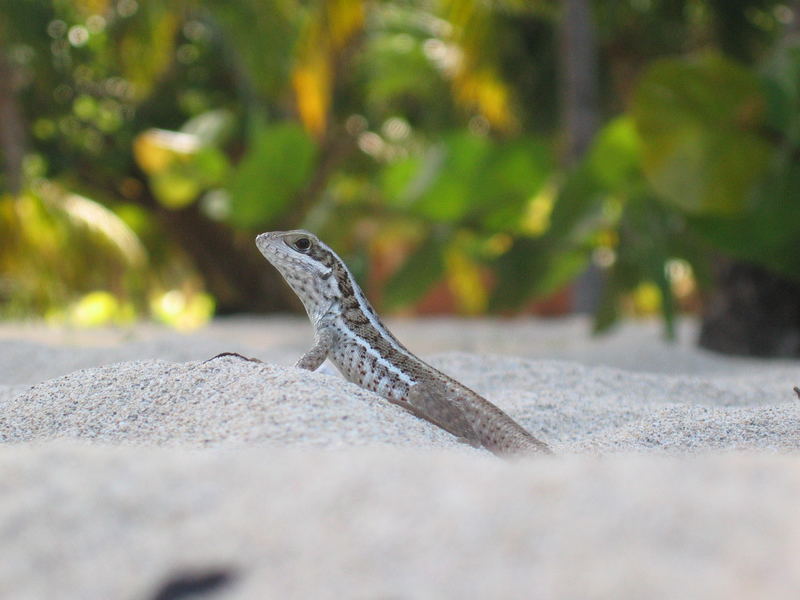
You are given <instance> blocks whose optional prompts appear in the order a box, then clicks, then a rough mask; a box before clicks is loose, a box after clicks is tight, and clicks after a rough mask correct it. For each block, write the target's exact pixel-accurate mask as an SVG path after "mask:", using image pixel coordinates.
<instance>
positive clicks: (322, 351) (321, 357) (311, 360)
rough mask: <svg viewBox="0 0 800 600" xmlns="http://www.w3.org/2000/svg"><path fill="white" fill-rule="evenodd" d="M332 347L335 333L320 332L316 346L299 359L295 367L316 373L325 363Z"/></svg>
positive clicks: (327, 330)
mask: <svg viewBox="0 0 800 600" xmlns="http://www.w3.org/2000/svg"><path fill="white" fill-rule="evenodd" d="M332 346H333V332H331V330H330V329H323V330H321V331H318V332H317V335H316V336H315V338H314V345H313V346H311V348H309V349H308V351H307V352H306V353H305V354H303V356H301V357H300V358H299V359H298V361H297V363H295V365H294V366H295V367H298V368H300V369H307V370H309V371H316V370H317V369H318V368H319V366H320V365H321V364H322V363H323V362H325V359H326V358H327V357H328V353H329V352H330V351H331V347H332Z"/></svg>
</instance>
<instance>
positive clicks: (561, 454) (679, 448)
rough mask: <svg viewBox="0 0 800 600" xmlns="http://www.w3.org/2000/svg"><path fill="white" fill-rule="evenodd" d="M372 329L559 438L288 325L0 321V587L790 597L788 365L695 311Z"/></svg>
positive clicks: (792, 424)
mask: <svg viewBox="0 0 800 600" xmlns="http://www.w3.org/2000/svg"><path fill="white" fill-rule="evenodd" d="M391 327H392V329H393V330H394V331H395V333H396V334H397V335H398V337H399V338H400V339H401V340H402V341H404V342H405V343H406V345H407V346H409V347H410V348H412V349H413V350H415V351H417V352H418V353H419V354H421V355H422V356H424V357H425V358H426V359H428V360H429V361H430V362H431V363H432V364H434V365H436V366H437V367H439V368H441V369H442V370H444V371H446V372H448V373H449V374H451V375H453V376H455V377H456V378H457V379H459V380H461V381H463V382H464V383H465V384H467V385H469V386H470V387H472V388H473V389H475V390H476V391H478V392H479V393H482V394H483V395H484V396H486V397H487V398H489V399H490V400H491V401H492V402H494V403H496V404H497V405H498V406H500V407H501V408H503V409H504V410H506V411H507V412H508V413H509V414H511V415H512V416H513V417H514V418H516V419H517V420H518V421H520V422H521V423H522V424H523V425H525V426H526V427H527V428H528V429H529V430H530V431H531V432H533V433H534V434H535V435H537V436H538V437H540V438H541V439H543V440H546V441H547V442H548V443H549V444H551V446H552V447H553V449H554V451H555V452H556V455H555V456H553V457H532V458H526V459H520V460H514V461H508V460H502V459H498V458H496V457H494V456H492V455H490V454H488V453H486V452H484V451H481V450H476V449H473V448H471V447H468V446H464V445H462V444H459V443H458V442H456V441H455V440H454V439H453V438H452V437H451V436H449V435H448V434H446V433H445V432H443V431H441V430H438V429H437V428H435V427H433V426H432V425H430V424H428V423H426V422H423V421H420V420H418V419H416V418H415V417H413V416H411V415H409V414H407V413H406V412H404V411H403V410H401V409H399V408H398V407H395V406H392V405H390V404H388V403H386V402H384V401H383V400H381V399H380V398H378V397H377V396H375V395H373V394H371V393H369V392H366V391H364V390H361V389H359V388H358V387H356V386H353V385H352V384H349V383H347V382H345V381H344V380H343V379H342V378H341V377H340V376H339V375H338V374H337V373H336V372H335V370H334V369H332V368H331V367H330V366H329V365H325V366H324V367H323V368H322V369H321V371H320V372H318V373H308V372H306V371H301V370H298V369H295V368H294V367H292V366H291V365H292V363H293V362H294V360H295V359H296V358H297V357H298V356H299V355H300V354H301V353H302V351H303V350H304V349H305V348H306V347H307V346H308V345H309V344H310V341H311V332H310V329H309V326H308V325H307V323H306V322H305V321H304V320H302V319H294V318H265V319H242V318H239V319H224V320H219V321H216V322H215V323H214V324H212V325H211V326H210V327H208V328H206V329H204V330H201V331H199V332H196V333H193V334H191V335H180V334H176V333H170V332H166V331H164V330H162V329H160V328H158V327H154V326H138V327H136V328H133V329H127V330H99V331H69V330H52V329H47V328H44V327H42V326H36V325H29V326H24V325H11V324H6V325H3V326H0V348H2V350H1V351H0V557H2V558H1V559H0V598H6V597H8V598H81V599H84V598H87V599H94V598H97V599H108V598H132V599H139V598H141V599H146V598H194V597H198V598H199V597H208V598H212V597H213V598H470V597H475V598H484V597H485V598H589V599H592V598H598V599H600V598H602V599H605V598H609V599H611V598H614V599H617V598H620V599H632V600H633V599H639V598H726V599H730V598H765V597H769V598H793V599H794V598H797V597H798V593H799V592H798V590H800V399H798V398H797V396H796V395H795V394H794V392H793V391H792V387H793V386H794V385H799V384H800V362H797V361H759V360H751V359H740V358H739V359H735V358H727V357H720V356H717V355H713V354H710V353H706V352H703V351H700V350H697V349H696V348H694V346H693V343H692V342H693V336H694V326H693V324H692V323H690V322H686V323H684V324H683V326H682V328H681V340H680V342H679V343H677V344H671V345H670V344H666V343H664V342H662V341H661V340H660V337H659V331H658V325H657V324H654V323H630V324H627V325H626V326H624V327H623V328H621V329H620V330H618V331H617V332H615V333H614V334H613V335H611V336H609V337H605V338H599V339H591V338H589V337H588V336H587V331H588V324H587V323H586V322H585V321H584V320H583V319H580V318H575V319H568V320H563V321H536V320H523V321H503V320H476V321H467V322H463V321H458V320H451V319H442V320H433V321H429V320H421V321H397V322H392V323H391ZM222 351H238V352H241V353H243V354H246V355H250V356H258V357H259V358H262V359H263V360H265V361H266V362H265V363H263V364H260V363H252V362H247V361H242V360H238V359H234V358H222V359H218V360H214V361H211V362H202V361H203V360H204V359H205V358H208V357H209V356H212V355H214V354H216V353H218V352H222ZM203 594H205V595H203Z"/></svg>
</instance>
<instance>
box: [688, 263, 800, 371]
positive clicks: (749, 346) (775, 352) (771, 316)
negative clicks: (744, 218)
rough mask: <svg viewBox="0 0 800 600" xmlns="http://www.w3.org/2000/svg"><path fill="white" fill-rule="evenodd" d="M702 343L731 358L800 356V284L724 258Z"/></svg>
mask: <svg viewBox="0 0 800 600" xmlns="http://www.w3.org/2000/svg"><path fill="white" fill-rule="evenodd" d="M699 343H700V346H702V347H703V348H707V349H709V350H715V351H717V352H723V353H725V354H739V355H747V356H763V357H778V356H784V357H798V356H800V282H797V281H790V280H787V279H784V278H782V277H780V276H778V275H776V274H775V273H772V272H770V271H767V270H766V269H765V268H763V267H760V266H757V265H752V264H748V263H743V262H736V261H730V260H720V261H719V263H718V264H717V268H716V273H715V288H714V291H713V293H712V295H711V297H710V298H709V300H708V302H707V303H706V307H705V310H704V315H703V323H702V327H701V330H700V340H699Z"/></svg>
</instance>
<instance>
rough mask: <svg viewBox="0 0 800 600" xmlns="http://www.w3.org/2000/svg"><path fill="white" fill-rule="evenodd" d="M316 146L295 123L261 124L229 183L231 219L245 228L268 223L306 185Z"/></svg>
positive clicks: (238, 225)
mask: <svg viewBox="0 0 800 600" xmlns="http://www.w3.org/2000/svg"><path fill="white" fill-rule="evenodd" d="M315 157H316V146H315V144H314V142H313V141H312V140H311V138H310V137H309V136H308V134H306V133H305V131H304V130H303V129H302V128H301V127H300V126H299V125H297V124H296V123H291V122H285V123H279V124H277V125H270V126H258V128H257V130H256V131H255V132H254V135H253V137H252V144H251V146H250V148H249V150H248V152H247V154H246V155H245V156H244V158H243V159H242V161H241V162H240V163H239V164H238V165H237V167H236V169H235V172H234V174H233V176H232V178H231V182H230V192H231V213H230V221H231V223H232V224H233V225H235V226H237V227H242V228H256V227H259V226H262V225H265V224H267V223H269V222H270V221H271V220H272V219H274V218H276V217H277V216H279V215H280V214H282V213H283V212H285V211H286V210H287V208H288V207H289V205H290V204H291V202H292V200H293V199H294V198H295V197H296V195H297V193H298V192H299V191H300V190H302V189H303V187H305V185H306V183H307V181H308V178H309V176H310V175H311V172H312V169H313V166H314V160H315Z"/></svg>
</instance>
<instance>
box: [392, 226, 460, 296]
mask: <svg viewBox="0 0 800 600" xmlns="http://www.w3.org/2000/svg"><path fill="white" fill-rule="evenodd" d="M446 246H447V240H445V239H443V238H441V237H439V236H436V235H432V236H429V237H427V238H426V239H425V241H423V242H422V244H420V246H419V248H417V251H416V252H414V253H413V254H412V255H411V256H410V257H409V258H408V259H407V260H406V261H405V263H403V266H401V267H400V268H399V269H398V270H397V271H396V272H395V273H394V275H392V277H391V278H390V279H389V281H388V282H387V284H386V287H385V289H384V294H385V295H384V306H386V308H387V309H392V308H398V307H401V306H408V305H410V304H413V303H414V302H416V301H418V300H419V299H421V298H422V297H423V296H424V295H425V292H427V291H428V290H429V289H430V288H431V287H432V286H433V285H434V284H435V283H437V282H438V281H440V280H441V279H442V277H443V276H444V270H445V249H446Z"/></svg>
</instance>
